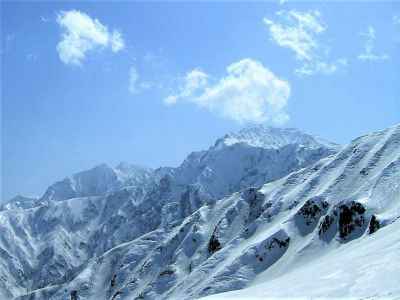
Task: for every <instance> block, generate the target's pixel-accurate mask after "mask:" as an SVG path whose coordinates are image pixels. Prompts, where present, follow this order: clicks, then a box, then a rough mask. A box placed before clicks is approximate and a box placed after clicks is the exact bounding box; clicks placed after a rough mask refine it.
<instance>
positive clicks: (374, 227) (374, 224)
mask: <svg viewBox="0 0 400 300" xmlns="http://www.w3.org/2000/svg"><path fill="white" fill-rule="evenodd" d="M380 227H381V224H380V223H379V220H378V219H377V218H376V217H375V215H372V217H371V220H370V221H369V227H368V233H369V234H373V233H374V232H376V231H378V229H379V228H380Z"/></svg>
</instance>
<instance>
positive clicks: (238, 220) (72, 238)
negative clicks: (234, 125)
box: [0, 124, 400, 300]
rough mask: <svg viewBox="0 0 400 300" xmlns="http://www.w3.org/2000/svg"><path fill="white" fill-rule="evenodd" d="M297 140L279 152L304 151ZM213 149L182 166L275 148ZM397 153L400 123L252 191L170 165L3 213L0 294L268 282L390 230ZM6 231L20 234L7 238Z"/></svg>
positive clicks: (398, 175) (182, 292) (101, 293)
mask: <svg viewBox="0 0 400 300" xmlns="http://www.w3.org/2000/svg"><path fill="white" fill-rule="evenodd" d="M302 148H303V147H297V146H293V145H289V146H283V149H287V150H282V149H280V152H284V153H285V151H288V152H287V153H286V154H288V155H291V156H293V155H295V156H296V157H297V158H301V157H308V156H307V155H306V156H304V153H303V152H302V151H304V149H303V150H301V149H302ZM210 149H211V150H210V152H208V154H207V155H208V157H205V158H202V155H204V153H203V154H200V155H194V157H191V158H190V159H189V166H190V167H193V166H195V167H196V168H197V166H199V163H200V162H204V161H207V162H215V161H226V159H227V158H226V153H229V152H232V151H233V153H236V154H235V156H233V157H241V155H242V154H243V152H242V151H244V150H246V151H248V150H249V149H251V151H250V152H245V153H246V154H254V153H256V154H260V153H262V154H263V155H265V157H269V158H271V156H269V155H271V153H275V152H276V149H266V151H264V150H260V149H259V147H250V148H249V147H248V146H247V145H245V147H244V146H243V143H235V144H233V145H230V146H227V148H223V149H222V150H221V149H213V147H211V148H210ZM228 149H229V150H228ZM254 149H257V151H255V152H252V151H254ZM399 150H400V124H399V125H395V126H393V127H391V128H389V129H386V130H383V131H380V132H375V133H371V134H369V135H366V136H363V137H360V138H357V139H354V140H353V141H352V143H350V144H349V145H347V146H345V147H343V148H341V150H340V151H338V152H334V153H330V152H329V151H327V152H324V153H322V154H321V153H320V154H319V155H321V157H319V158H318V159H314V157H313V156H311V158H312V159H310V160H308V161H307V164H306V165H304V166H301V165H300V164H297V163H296V164H295V165H294V167H293V168H292V169H290V168H289V169H288V170H287V173H286V174H285V175H283V176H281V177H279V178H277V179H274V180H271V181H267V182H264V183H263V184H260V185H259V186H258V187H257V186H254V185H253V183H254V182H257V181H251V180H249V181H244V182H245V184H244V185H243V186H241V185H236V186H235V189H236V190H235V191H233V192H230V191H229V190H227V189H222V188H221V189H220V190H218V192H219V193H220V195H223V196H221V197H219V196H215V195H214V194H212V193H210V191H213V190H212V187H213V185H212V184H211V185H207V184H209V182H207V181H202V180H198V179H199V178H200V179H202V178H203V177H197V176H198V173H196V172H194V173H191V174H192V175H193V174H194V175H193V178H194V180H187V178H186V179H185V180H186V182H185V181H183V180H182V179H181V178H178V177H174V176H176V173H177V172H179V167H178V168H176V169H174V170H173V171H168V170H167V171H165V172H164V171H163V174H162V176H161V175H160V176H159V180H156V181H155V182H152V184H150V185H149V186H148V188H142V187H141V186H134V187H133V188H131V189H126V188H122V189H119V190H118V189H117V190H115V191H112V192H111V193H108V194H106V195H100V196H86V197H83V198H72V199H67V200H63V201H55V202H54V201H47V203H43V204H41V205H40V206H38V207H35V208H32V209H29V210H19V211H15V210H9V211H3V212H0V229H1V230H2V232H4V235H3V237H0V248H1V249H2V252H1V253H0V254H1V255H0V275H2V276H3V278H7V283H6V284H5V283H4V282H3V281H0V295H2V294H1V293H3V297H10V295H11V296H13V297H16V299H69V298H70V297H72V296H71V295H72V293H73V292H74V291H76V293H77V295H78V296H79V297H80V298H79V299H93V300H94V299H99V298H104V297H105V298H106V299H135V298H136V299H143V298H144V299H194V298H200V297H203V296H207V295H211V294H215V293H221V292H226V291H230V290H234V289H239V288H245V287H247V286H249V285H251V284H252V283H253V282H260V281H261V282H269V281H271V280H272V279H274V278H278V276H281V275H282V274H286V273H287V272H289V271H290V270H295V269H296V268H298V267H299V266H301V265H302V264H303V262H305V261H311V262H312V261H316V260H317V258H318V257H320V256H322V255H328V256H329V255H330V253H334V252H332V251H333V250H332V249H335V248H340V247H341V246H342V245H351V243H352V242H353V241H358V240H362V239H364V238H365V237H366V236H373V235H374V234H375V232H376V231H378V232H379V231H380V230H381V228H388V229H390V228H394V229H393V230H396V228H397V227H396V226H394V227H391V226H392V224H394V222H396V221H395V220H397V219H398V218H399V216H400V204H399V200H400V199H399V196H398V195H399V194H400V184H399V183H400V151H399ZM221 151H222V152H221ZM228 151H229V152H228ZM271 151H272V152H271ZM307 151H310V153H314V152H313V151H314V149H307ZM215 152H216V153H222V154H223V155H221V157H219V156H215ZM299 153H300V154H301V155H300V154H299ZM302 153H303V154H302ZM299 155H300V156H299ZM265 157H264V159H265ZM275 157H276V156H272V158H273V159H275ZM284 157H285V156H284ZM201 158H202V159H201ZM210 158H212V159H210ZM273 159H270V165H271V164H272V165H273ZM227 161H228V162H231V161H232V160H231V159H228V160H227ZM234 162H235V163H236V164H237V163H238V162H240V160H236V161H235V160H234ZM182 166H183V167H182ZM208 166H214V167H215V166H220V165H219V164H214V165H213V164H211V163H210V164H208ZM222 166H224V165H223V164H222ZM256 166H257V164H256ZM180 167H182V168H184V167H185V164H184V163H183V164H182V165H181V166H180ZM196 168H194V169H195V170H197V169H196ZM190 170H192V169H190ZM200 174H201V172H200ZM216 174H219V173H218V172H216ZM222 174H223V173H222ZM242 175H243V174H242ZM183 177H184V176H183ZM216 178H218V177H216ZM235 178H236V177H233V179H235ZM262 179H264V177H263V178H262ZM231 182H233V183H235V182H236V181H234V180H233V181H231ZM210 187H211V188H210ZM216 194H217V195H218V193H216ZM388 229H386V230H388ZM12 235H15V236H16V237H17V240H18V241H24V242H23V243H22V242H21V243H20V242H18V243H15V242H12V240H10V239H9V238H10V237H11V236H12ZM7 245H8V246H7ZM9 256H11V257H12V260H9V259H5V258H6V257H9ZM34 257H40V260H39V262H37V260H36V259H34ZM7 262H8V264H7ZM11 262H12V263H11ZM60 262H62V263H61V264H60ZM18 270H19V271H18ZM395 270H397V269H395ZM17 274H20V275H17ZM399 274H400V273H399ZM29 278H35V282H30V281H29ZM391 288H392V287H391ZM26 289H28V292H27V291H26ZM244 291H245V290H244ZM74 293H75V292H74ZM317 296H318V295H317ZM362 296H363V297H364V295H362Z"/></svg>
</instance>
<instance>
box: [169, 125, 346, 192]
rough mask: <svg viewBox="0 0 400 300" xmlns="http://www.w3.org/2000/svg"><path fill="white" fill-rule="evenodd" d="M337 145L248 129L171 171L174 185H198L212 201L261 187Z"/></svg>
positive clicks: (298, 133) (287, 133)
mask: <svg viewBox="0 0 400 300" xmlns="http://www.w3.org/2000/svg"><path fill="white" fill-rule="evenodd" d="M338 149H339V146H338V145H335V144H332V143H328V142H322V141H321V140H319V139H316V138H314V137H312V136H310V135H308V134H305V133H303V132H301V131H299V130H297V129H284V128H271V127H263V126H257V127H250V128H245V129H243V130H241V131H239V132H238V133H230V134H228V135H226V136H225V137H223V138H221V139H218V140H217V141H216V143H215V144H214V146H212V147H210V149H208V150H207V151H200V152H193V153H192V154H191V155H189V156H188V157H187V159H186V160H185V161H184V162H183V164H182V165H181V166H180V167H179V168H177V169H176V170H174V171H173V177H174V180H175V181H176V182H177V184H180V185H188V184H197V185H200V186H201V187H202V188H203V191H204V192H205V193H207V194H209V196H210V197H213V198H221V197H223V196H226V195H229V194H231V193H233V192H235V191H238V190H240V189H242V188H245V187H248V186H261V185H262V184H264V183H265V182H269V181H272V180H275V179H278V178H281V177H283V176H285V175H286V174H288V173H290V172H292V171H294V170H297V169H299V168H302V167H304V166H306V165H308V164H310V163H313V162H315V161H317V160H319V159H320V158H322V157H326V156H328V155H330V154H333V153H335V152H336V151H337V150H338Z"/></svg>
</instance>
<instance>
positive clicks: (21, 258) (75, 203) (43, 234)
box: [0, 128, 335, 299]
mask: <svg viewBox="0 0 400 300" xmlns="http://www.w3.org/2000/svg"><path fill="white" fill-rule="evenodd" d="M249 130H250V129H247V132H249ZM250 131H251V130H250ZM266 131H270V133H269V135H270V139H272V135H273V134H275V135H277V136H278V135H279V136H280V138H282V137H284V136H285V135H286V134H287V133H286V132H285V130H282V129H274V130H272V129H268V130H267V129H266ZM264 134H266V133H265V132H262V131H260V128H254V134H253V135H252V136H253V141H254V140H255V139H257V138H258V139H260V140H262V139H263V138H264V136H263V135H264ZM298 134H299V135H300V137H299V138H297V139H296V140H294V141H293V142H291V141H290V138H289V137H287V138H285V142H281V144H279V145H278V144H277V143H274V144H272V143H271V145H269V144H268V143H266V142H265V141H264V142H263V144H262V147H259V146H253V144H252V143H250V142H249V141H247V140H245V139H244V140H243V141H241V142H238V143H234V144H226V145H225V143H224V142H223V141H224V139H220V140H219V141H218V142H217V143H216V145H215V146H213V147H211V148H210V149H209V150H208V151H203V152H201V156H202V159H197V158H198V155H199V153H194V154H192V155H190V156H189V157H188V158H187V159H186V160H185V162H184V163H183V164H182V165H181V166H180V167H178V168H176V169H173V168H161V169H158V170H156V171H154V172H153V171H151V170H147V169H143V168H139V167H135V166H130V165H128V164H120V165H119V166H117V167H116V168H111V167H108V166H107V165H100V166H97V167H95V168H93V169H91V170H88V171H84V172H80V173H77V174H75V175H73V176H71V177H69V178H66V179H65V180H63V181H61V182H57V183H55V184H54V185H52V186H50V187H49V188H48V189H47V191H46V193H45V194H44V195H43V197H41V199H40V200H39V201H37V203H36V206H35V207H33V208H32V209H27V210H24V211H18V212H17V211H15V210H9V211H6V212H3V213H1V214H0V230H1V231H2V233H3V234H2V235H1V236H0V249H1V251H2V256H1V257H0V264H1V265H2V268H0V276H1V277H0V278H1V280H0V291H2V293H3V294H4V295H7V297H11V296H12V295H20V294H34V295H39V296H38V297H39V298H40V297H42V296H40V295H41V293H46V292H48V291H51V293H53V290H52V288H51V287H52V286H55V288H53V289H56V290H58V289H59V288H60V286H59V285H60V284H64V285H65V284H67V283H68V282H69V281H71V280H72V279H73V278H75V277H76V276H78V274H80V273H81V272H83V273H84V274H87V273H88V272H89V271H86V269H85V268H87V266H88V265H90V264H91V262H92V261H93V260H95V258H96V257H102V256H103V255H104V256H107V257H108V256H109V255H111V256H112V253H114V252H110V253H111V254H109V252H107V251H111V250H112V249H113V248H114V247H117V248H118V249H120V250H121V249H125V247H133V248H134V249H132V250H130V251H132V252H133V253H134V252H135V251H136V248H137V247H136V241H135V240H136V239H141V238H142V236H143V235H145V234H149V233H151V232H152V231H153V230H158V232H161V233H162V234H161V233H160V235H159V236H158V237H157V243H167V244H170V243H175V242H176V241H175V239H176V238H174V239H172V241H169V240H168V239H169V238H170V236H171V235H172V236H173V232H175V230H176V229H174V227H176V226H182V222H183V221H184V219H185V218H186V217H189V218H190V217H191V215H192V214H193V213H194V212H195V211H196V210H198V209H199V208H201V207H203V206H205V208H207V207H208V206H210V207H214V206H215V203H216V200H217V199H218V198H219V196H220V195H227V194H228V193H229V192H230V191H232V190H233V191H236V190H238V189H240V188H245V187H247V186H249V185H251V184H259V185H261V184H262V183H264V182H265V181H266V180H268V179H275V178H279V177H282V176H284V175H286V174H288V173H289V172H291V171H293V170H296V169H299V168H300V167H302V166H305V165H307V164H310V163H313V162H314V161H316V160H318V159H320V158H321V157H325V156H327V155H329V154H332V153H334V151H335V149H334V147H330V146H329V147H328V146H325V144H320V143H319V142H316V141H314V142H312V143H311V142H310V141H313V139H312V137H309V136H306V135H304V134H302V133H300V132H298ZM301 135H304V138H303V137H301ZM303 140H304V141H303ZM221 142H223V143H224V145H221V144H220V143H221ZM279 165H280V166H279ZM263 169H267V170H266V171H265V170H263ZM205 170H206V171H205ZM259 170H260V171H259ZM207 172H209V174H208V176H205V173H207ZM265 172H266V173H265ZM249 174H250V175H249ZM265 174H267V175H265ZM232 175H233V176H232ZM205 208H204V209H205ZM204 209H203V210H204ZM209 213H210V214H212V211H210V212H209ZM204 222H206V220H204ZM205 233H206V234H208V233H207V232H205ZM131 241H135V242H131ZM124 245H127V246H124ZM175 247H177V248H178V245H176V246H175ZM121 251H122V250H121ZM193 251H194V250H193ZM147 252H149V251H148V249H146V253H147ZM150 253H151V252H150ZM207 257H208V254H207V251H206V252H205V254H202V255H200V258H199V261H201V260H204V259H206V258H207ZM113 259H115V258H113ZM135 263H136V264H138V263H139V261H136V262H135ZM165 264H166V262H164V261H163V262H160V266H159V267H163V266H164V265H165ZM83 270H85V271H83ZM101 274H108V276H111V275H110V273H107V272H105V273H101ZM149 276H150V278H149V280H150V281H151V276H152V275H151V274H149ZM104 280H105V279H104ZM92 282H94V281H92ZM161 290H162V289H161ZM31 291H36V292H34V293H31ZM101 291H102V290H99V292H101ZM67 292H69V290H68V289H67ZM91 292H93V291H91ZM43 297H44V298H46V297H47V296H43ZM65 297H67V296H65ZM56 299H57V298H56Z"/></svg>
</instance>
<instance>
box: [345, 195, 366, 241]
mask: <svg viewBox="0 0 400 300" xmlns="http://www.w3.org/2000/svg"><path fill="white" fill-rule="evenodd" d="M364 212H365V208H364V206H363V205H362V204H360V203H357V202H354V201H352V202H351V203H350V204H343V205H341V206H339V235H340V238H342V239H345V238H347V237H348V236H349V235H350V234H351V233H352V232H353V231H354V230H355V229H356V228H360V227H362V226H363V225H364V222H365V219H364Z"/></svg>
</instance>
